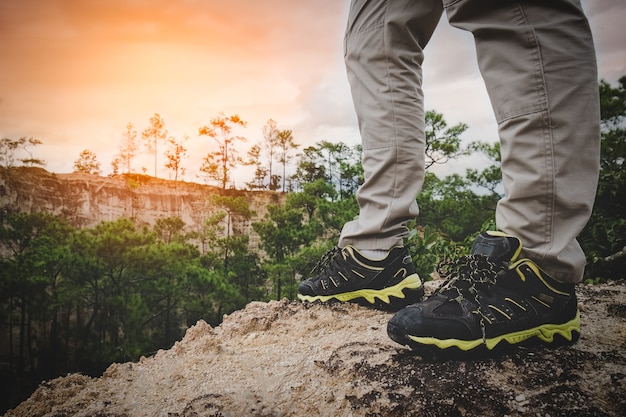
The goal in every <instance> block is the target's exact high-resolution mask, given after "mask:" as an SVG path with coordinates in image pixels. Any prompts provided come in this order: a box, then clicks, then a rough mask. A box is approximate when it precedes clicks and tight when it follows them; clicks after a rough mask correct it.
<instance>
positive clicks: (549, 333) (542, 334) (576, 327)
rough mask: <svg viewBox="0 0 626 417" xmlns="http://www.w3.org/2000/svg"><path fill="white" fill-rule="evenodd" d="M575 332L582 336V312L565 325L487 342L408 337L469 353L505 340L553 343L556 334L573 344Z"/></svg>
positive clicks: (490, 348)
mask: <svg viewBox="0 0 626 417" xmlns="http://www.w3.org/2000/svg"><path fill="white" fill-rule="evenodd" d="M573 332H578V334H580V312H578V311H577V312H576V317H574V318H573V319H572V320H570V321H568V322H566V323H563V324H542V325H541V326H537V327H533V328H531V329H526V330H520V331H519V332H513V333H508V334H503V335H501V336H497V337H493V338H490V339H485V340H483V339H476V340H459V339H436V338H434V337H417V336H411V335H409V336H408V337H409V339H411V340H412V341H414V342H416V343H419V344H421V345H432V346H435V347H437V348H439V349H448V348H450V347H456V348H458V349H460V350H463V351H469V350H472V349H474V348H476V347H478V346H480V345H483V344H484V345H485V346H486V347H487V349H489V350H492V349H493V348H495V347H496V346H497V345H498V343H500V342H501V341H503V340H505V341H507V342H508V343H509V344H511V345H514V344H517V343H520V342H523V341H525V340H528V339H531V338H533V337H537V338H539V339H540V340H542V341H543V342H546V343H552V342H553V340H554V335H555V334H560V335H561V336H563V337H564V338H565V339H567V340H568V341H570V342H571V341H572V339H573Z"/></svg>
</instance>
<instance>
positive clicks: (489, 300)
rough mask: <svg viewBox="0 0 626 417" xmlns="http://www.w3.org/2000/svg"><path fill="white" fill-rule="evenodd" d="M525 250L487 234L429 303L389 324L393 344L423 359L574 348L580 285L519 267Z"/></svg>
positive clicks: (444, 270) (446, 268) (450, 270)
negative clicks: (526, 347) (537, 346)
mask: <svg viewBox="0 0 626 417" xmlns="http://www.w3.org/2000/svg"><path fill="white" fill-rule="evenodd" d="M521 250H522V245H521V242H520V240H519V239H517V238H515V237H513V236H509V235H506V234H504V233H500V232H486V233H482V234H481V235H479V236H478V238H477V239H476V241H475V242H474V245H473V246H472V250H471V254H470V255H468V256H464V257H462V258H460V259H459V260H457V261H455V262H451V263H448V264H444V265H442V266H441V267H440V271H439V273H440V274H441V275H442V276H443V278H445V279H446V281H445V282H444V283H443V284H442V285H441V286H440V287H439V288H438V289H437V290H436V291H435V292H434V293H433V294H432V295H431V296H429V297H428V298H427V299H425V300H424V301H422V302H420V303H417V304H414V305H411V306H409V307H407V308H405V309H404V310H401V311H399V312H398V313H396V314H395V315H394V316H393V317H392V318H391V320H390V321H389V323H388V325H387V333H388V334H389V337H391V339H393V340H394V341H396V342H398V343H400V344H403V345H408V346H409V347H411V348H412V349H414V350H416V351H418V352H421V353H425V354H433V353H434V354H438V353H444V352H451V353H464V352H469V351H491V350H493V349H494V348H495V347H496V346H497V345H498V344H500V342H507V343H508V344H509V345H516V344H519V343H522V342H525V341H529V342H530V341H539V342H543V343H545V344H548V345H556V344H571V343H574V342H576V340H578V337H579V336H580V315H579V312H578V306H577V301H576V295H575V292H574V285H573V284H564V283H561V282H558V281H556V280H554V279H553V278H552V277H550V276H549V275H548V274H546V273H545V272H544V271H542V270H541V269H540V268H539V267H538V266H537V265H536V264H535V263H534V262H533V261H531V260H530V259H519V260H518V259H517V258H518V256H519V254H520V252H521ZM502 345H503V346H502V347H504V346H507V345H506V344H504V343H503V344H502Z"/></svg>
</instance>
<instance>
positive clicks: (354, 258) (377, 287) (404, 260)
mask: <svg viewBox="0 0 626 417" xmlns="http://www.w3.org/2000/svg"><path fill="white" fill-rule="evenodd" d="M315 269H316V270H318V272H319V274H318V275H316V276H314V277H312V278H309V279H306V280H304V281H302V282H301V283H300V286H299V288H298V298H299V299H300V300H302V301H309V302H313V301H321V302H327V301H331V300H337V301H344V302H345V301H349V302H356V303H359V304H362V305H366V306H370V307H375V308H378V309H381V310H393V311H395V310H399V309H401V308H403V307H405V306H407V305H409V304H413V303H416V302H417V301H420V300H421V299H422V297H423V295H424V288H423V286H422V281H421V280H420V278H419V277H418V276H417V273H416V272H415V266H414V265H413V262H412V260H411V257H410V256H409V254H408V252H407V250H406V248H404V247H395V248H392V249H390V250H389V252H388V253H387V256H386V257H385V258H383V259H381V260H372V259H369V258H367V257H365V256H363V255H361V254H360V253H359V251H358V250H357V249H356V248H354V247H353V246H346V247H344V248H335V249H333V250H331V251H329V252H328V253H327V254H326V255H324V257H323V258H322V260H321V261H320V262H319V263H318V265H317V266H316V268H315Z"/></svg>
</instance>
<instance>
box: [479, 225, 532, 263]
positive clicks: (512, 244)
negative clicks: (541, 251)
mask: <svg viewBox="0 0 626 417" xmlns="http://www.w3.org/2000/svg"><path fill="white" fill-rule="evenodd" d="M521 250H522V242H521V241H520V240H519V239H518V238H516V237H514V236H510V235H506V234H504V233H501V232H483V233H481V234H480V235H478V237H477V238H476V240H475V241H474V244H473V245H472V251H471V253H472V254H473V255H485V256H487V257H488V258H490V259H491V260H492V261H493V262H496V263H498V264H499V263H505V264H506V263H509V262H514V261H515V260H516V259H517V257H518V256H519V254H520V251H521Z"/></svg>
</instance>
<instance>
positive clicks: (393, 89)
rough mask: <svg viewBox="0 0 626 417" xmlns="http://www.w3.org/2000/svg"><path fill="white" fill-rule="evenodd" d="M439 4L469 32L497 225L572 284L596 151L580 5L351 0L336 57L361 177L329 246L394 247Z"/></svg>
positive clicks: (415, 161)
mask: <svg viewBox="0 0 626 417" xmlns="http://www.w3.org/2000/svg"><path fill="white" fill-rule="evenodd" d="M444 9H445V10H446V14H447V17H448V20H449V22H450V24H452V25H453V26H455V27H458V28H461V29H464V30H467V31H470V32H471V33H472V34H473V35H474V39H475V42H476V53H477V57H478V64H479V68H480V71H481V74H482V76H483V79H484V82H485V85H486V87H487V92H488V94H489V97H490V99H491V103H492V107H493V110H494V113H495V117H496V119H497V122H498V133H499V137H500V142H501V150H502V174H503V184H504V192H505V196H504V198H502V200H501V201H500V202H499V203H498V206H497V209H496V223H497V227H498V229H500V230H502V231H503V232H506V233H509V234H511V235H514V236H517V237H519V238H520V239H521V240H522V242H523V245H524V248H525V249H524V253H523V255H524V256H526V257H529V258H531V259H532V260H534V261H535V262H537V263H538V264H539V265H540V266H541V267H542V268H543V269H545V270H546V271H547V272H548V273H549V274H550V275H552V276H553V277H554V278H556V279H558V280H560V281H563V282H578V281H580V280H581V279H582V273H583V269H584V265H585V256H584V254H583V252H582V250H581V248H580V246H579V244H578V242H577V241H576V237H577V235H578V234H579V233H580V231H581V230H582V228H583V227H584V226H585V224H586V223H587V221H588V219H589V216H590V214H591V209H592V205H593V201H594V197H595V192H596V186H597V178H598V169H599V149H600V111H599V99H598V79H597V69H596V60H595V52H594V48H593V40H592V37H591V32H590V30H589V25H588V22H587V19H586V17H585V15H584V14H583V11H582V9H581V5H580V2H579V0H550V1H547V0H546V1H529V0H521V1H513V0H456V1H454V0H443V2H442V0H387V1H384V0H353V1H352V4H351V9H350V14H349V21H348V27H347V30H346V37H345V61H346V67H347V73H348V79H349V82H350V86H351V91H352V96H353V100H354V105H355V110H356V113H357V117H358V122H359V129H360V132H361V137H362V143H363V168H364V171H365V181H364V183H363V185H362V186H361V188H360V189H359V191H358V193H357V199H358V202H359V206H360V213H359V216H358V218H357V219H355V220H354V221H352V222H349V223H347V224H346V225H345V226H344V228H343V230H342V234H341V237H340V241H339V245H340V246H342V247H343V246H345V245H347V244H352V245H355V246H356V247H357V248H360V249H387V248H390V247H392V246H395V245H401V244H402V242H403V239H404V237H405V236H406V234H407V227H406V223H407V221H409V220H411V219H414V218H415V217H416V216H417V215H418V212H419V210H418V206H417V203H416V201H415V199H416V197H417V194H418V193H419V191H420V189H421V187H422V183H423V180H424V163H425V161H424V145H425V134H424V104H423V103H424V97H423V93H422V73H421V65H422V61H423V59H424V53H423V49H424V47H425V46H426V44H427V43H428V41H429V39H430V37H431V35H432V33H433V31H434V29H435V27H436V25H437V23H438V22H439V19H440V17H441V14H442V12H443V10H444ZM450 100H458V98H456V97H450ZM467 105H468V106H471V105H472V104H471V102H468V103H467Z"/></svg>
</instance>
